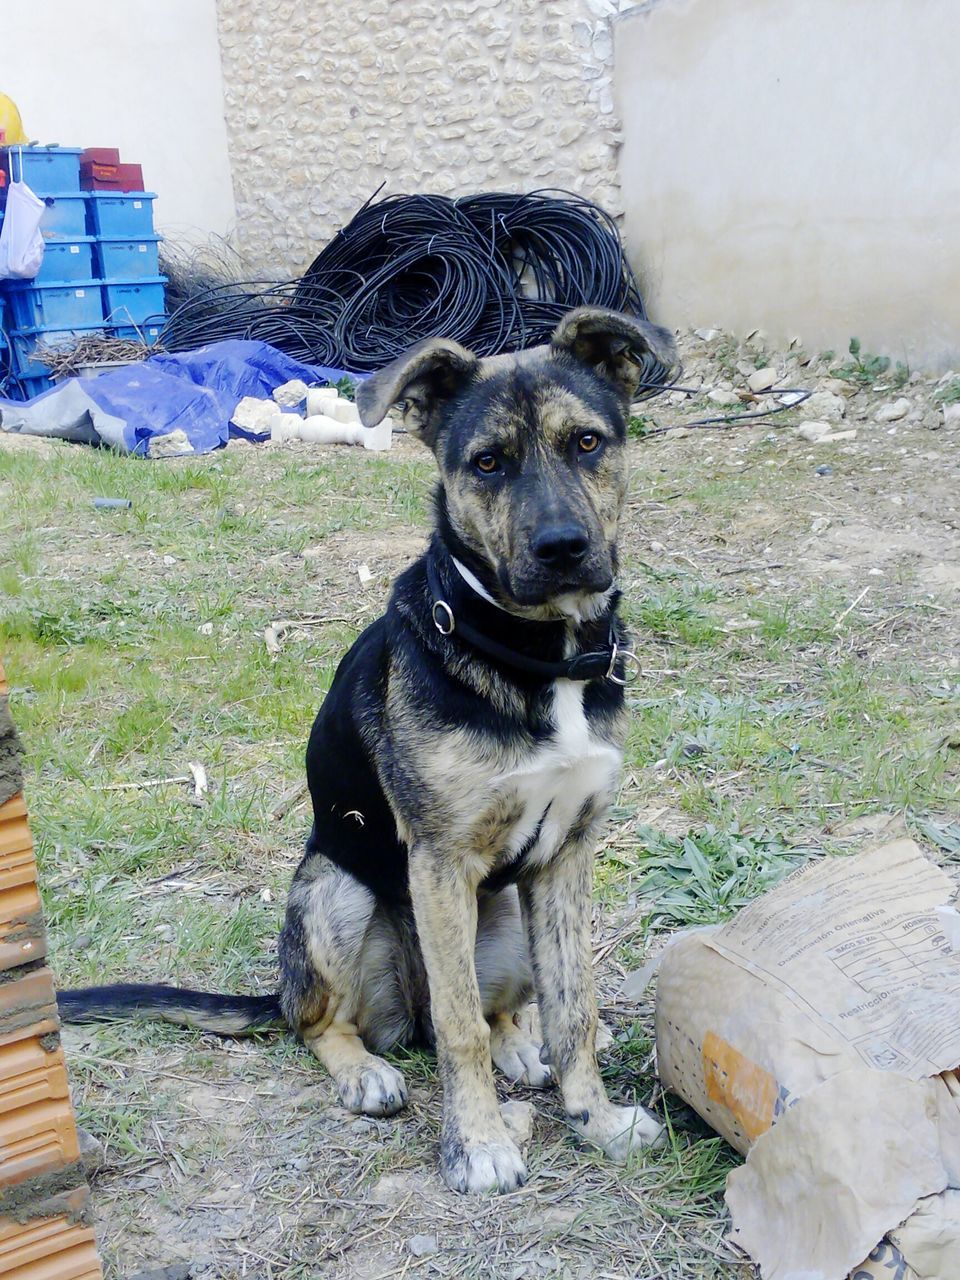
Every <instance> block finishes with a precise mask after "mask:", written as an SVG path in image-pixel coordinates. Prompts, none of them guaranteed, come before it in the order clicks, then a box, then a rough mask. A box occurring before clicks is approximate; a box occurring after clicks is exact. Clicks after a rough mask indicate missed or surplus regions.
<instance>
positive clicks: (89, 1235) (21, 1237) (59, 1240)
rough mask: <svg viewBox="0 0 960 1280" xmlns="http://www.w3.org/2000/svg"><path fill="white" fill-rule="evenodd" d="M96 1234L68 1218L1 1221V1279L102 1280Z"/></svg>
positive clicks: (62, 1216)
mask: <svg viewBox="0 0 960 1280" xmlns="http://www.w3.org/2000/svg"><path fill="white" fill-rule="evenodd" d="M100 1274H101V1272H100V1263H99V1260H98V1259H97V1246H96V1241H95V1239H94V1235H93V1231H92V1230H91V1229H90V1227H85V1226H83V1225H82V1224H81V1223H78V1222H76V1221H74V1220H72V1219H71V1218H69V1217H66V1216H64V1215H62V1214H61V1215H59V1216H57V1217H55V1218H32V1219H30V1220H29V1221H27V1222H16V1221H14V1220H13V1219H11V1218H6V1219H2V1218H0V1276H4V1277H7V1278H8V1280H86V1277H99V1276H100Z"/></svg>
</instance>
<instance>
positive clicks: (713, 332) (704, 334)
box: [693, 329, 720, 342]
mask: <svg viewBox="0 0 960 1280" xmlns="http://www.w3.org/2000/svg"><path fill="white" fill-rule="evenodd" d="M693 336H694V337H695V338H699V339H700V341H701V342H712V341H713V340H714V338H719V337H720V330H719V329H694V331H693Z"/></svg>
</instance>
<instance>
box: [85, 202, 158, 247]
mask: <svg viewBox="0 0 960 1280" xmlns="http://www.w3.org/2000/svg"><path fill="white" fill-rule="evenodd" d="M87 195H88V197H89V200H90V230H91V231H92V232H93V234H94V235H97V236H125V237H126V238H127V239H130V238H131V237H136V236H152V235H153V202H154V200H156V198H157V197H156V195H155V194H154V193H153V192H152V191H130V192H126V193H124V194H120V193H119V192H116V191H88V192H87Z"/></svg>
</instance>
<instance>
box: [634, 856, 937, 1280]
mask: <svg viewBox="0 0 960 1280" xmlns="http://www.w3.org/2000/svg"><path fill="white" fill-rule="evenodd" d="M953 894H954V886H953V884H952V883H951V881H950V880H949V878H948V877H947V876H946V875H945V874H944V872H943V871H941V870H940V869H939V868H938V867H936V866H935V865H934V864H933V863H931V862H929V861H928V860H927V859H926V858H925V857H924V856H923V854H922V853H921V852H920V850H919V848H918V847H917V846H916V845H915V844H914V842H913V841H912V840H909V839H903V840H896V841H894V842H893V843H890V844H885V845H883V846H882V847H880V848H878V849H873V850H871V851H869V852H867V853H863V854H860V855H858V856H856V857H849V858H841V857H838V858H825V859H823V860H821V861H818V862H815V863H813V864H808V865H807V866H806V867H804V868H802V869H801V870H800V871H796V872H794V873H793V874H792V875H791V876H789V877H788V878H787V879H786V880H784V881H783V882H782V883H781V884H780V885H779V886H778V887H777V888H775V889H773V890H771V891H770V892H769V893H767V894H765V895H763V896H762V897H760V898H758V899H757V900H756V901H754V902H752V903H751V904H750V905H749V906H748V907H746V908H744V910H743V911H741V912H740V913H739V914H738V915H737V916H736V917H734V919H733V920H731V921H730V922H729V923H728V924H726V925H723V926H720V927H718V928H716V929H712V930H698V931H696V932H695V933H689V934H683V935H680V936H679V937H678V938H677V939H676V941H675V942H673V943H672V944H671V945H670V946H669V947H668V948H667V950H666V951H665V952H664V954H663V958H662V961H661V965H660V973H659V978H658V984H657V1055H658V1061H659V1069H660V1077H661V1079H662V1081H663V1083H664V1085H665V1086H667V1087H668V1088H669V1089H672V1090H673V1091H674V1092H675V1093H678V1094H679V1095H680V1096H681V1097H682V1098H684V1099H685V1100H686V1101H687V1102H689V1103H690V1105H691V1106H693V1107H694V1108H695V1109H696V1110H697V1111H698V1112H699V1113H700V1114H701V1115H702V1116H703V1117H704V1119H705V1120H707V1121H708V1123H709V1124H711V1125H712V1126H713V1128H715V1129H716V1130H717V1132H718V1133H721V1134H722V1135H723V1136H724V1137H725V1138H726V1139H727V1140H728V1141H729V1142H730V1143H732V1144H733V1146H735V1147H736V1148H737V1149H738V1150H739V1151H742V1152H744V1153H747V1152H749V1154H748V1156H747V1160H746V1163H745V1164H744V1166H743V1167H742V1168H740V1169H736V1170H734V1171H733V1172H732V1173H731V1174H730V1177H729V1178H728V1181H727V1204H728V1206H729V1208H730V1212H731V1215H732V1218H733V1227H734V1232H733V1238H734V1240H736V1242H737V1243H738V1244H740V1245H741V1246H742V1247H743V1248H744V1249H745V1250H746V1251H747V1252H748V1253H749V1254H750V1255H751V1257H753V1258H754V1259H755V1260H756V1261H757V1262H758V1263H759V1264H760V1268H761V1273H762V1275H763V1277H764V1280H843V1278H844V1277H845V1276H847V1275H848V1274H849V1273H851V1272H852V1274H853V1275H854V1276H855V1277H857V1280H872V1277H873V1276H874V1275H876V1276H886V1277H890V1280H914V1277H920V1278H921V1280H933V1277H939V1276H941V1275H942V1276H943V1278H944V1280H947V1278H948V1277H950V1280H958V1277H960V1271H957V1269H956V1267H953V1269H952V1270H951V1269H950V1265H949V1264H948V1263H947V1262H944V1263H943V1266H944V1267H946V1269H945V1270H943V1269H941V1270H937V1269H936V1267H939V1266H941V1263H940V1262H939V1261H934V1262H931V1258H934V1259H947V1258H954V1259H955V1258H956V1251H957V1248H958V1241H960V1235H958V1234H957V1233H956V1232H955V1230H954V1225H955V1215H956V1208H955V1206H954V1203H953V1200H952V1199H950V1200H949V1202H948V1201H947V1200H946V1199H945V1197H952V1195H953V1192H952V1191H951V1190H948V1188H960V1098H958V1096H957V1095H958V1094H960V1085H958V1084H957V1081H956V1078H955V1077H954V1076H953V1074H952V1072H953V1069H954V1068H955V1067H957V1066H958V1064H960V952H958V951H957V950H955V949H954V941H953V940H954V938H955V937H956V936H957V933H956V927H957V925H958V924H960V921H958V918H957V917H956V915H955V914H954V913H953V912H952V911H951V910H950V908H949V907H947V906H946V903H947V902H948V901H949V899H951V898H952V897H953ZM908 1219H909V1222H908V1221H907V1220H908ZM901 1224H904V1225H903V1227H902V1228H901ZM897 1228H900V1231H899V1232H897V1231H896V1229H897ZM891 1232H894V1233H895V1234H894V1236H893V1239H894V1242H895V1244H896V1246H897V1248H896V1249H894V1248H893V1247H892V1246H890V1245H889V1244H887V1243H885V1244H884V1245H883V1250H884V1251H886V1250H887V1249H889V1250H890V1254H889V1256H884V1257H883V1258H882V1260H881V1259H880V1258H875V1259H872V1260H871V1259H870V1257H869V1255H870V1254H871V1251H872V1252H873V1253H874V1254H877V1252H878V1250H877V1241H878V1240H880V1239H881V1237H884V1236H887V1235H888V1233H891ZM891 1259H892V1261H891ZM908 1264H909V1265H908ZM874 1267H875V1268H876V1269H875V1270H874V1269H873V1268H874Z"/></svg>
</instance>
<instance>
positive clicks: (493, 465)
mask: <svg viewBox="0 0 960 1280" xmlns="http://www.w3.org/2000/svg"><path fill="white" fill-rule="evenodd" d="M473 465H474V466H475V467H476V468H477V470H478V471H482V472H483V474H484V475H485V476H492V475H493V473H494V472H495V471H499V470H500V459H499V458H498V457H497V455H496V454H495V453H490V451H489V450H487V451H486V452H485V453H478V454H477V456H476V457H475V458H474V460H473Z"/></svg>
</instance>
